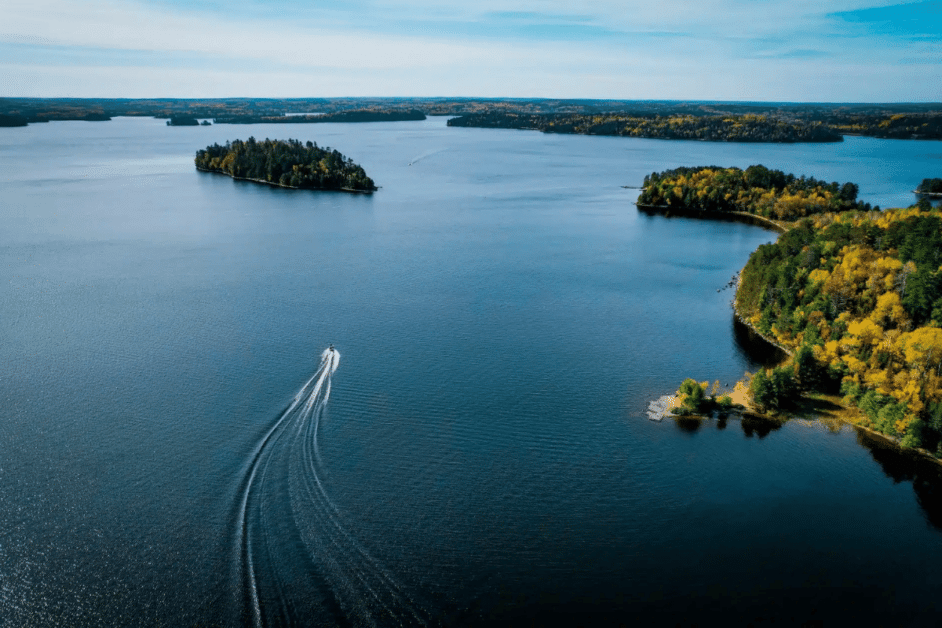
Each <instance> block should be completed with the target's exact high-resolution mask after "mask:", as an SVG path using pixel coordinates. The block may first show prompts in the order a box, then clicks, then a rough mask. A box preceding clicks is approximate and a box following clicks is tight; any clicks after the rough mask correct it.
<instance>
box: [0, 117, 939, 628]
mask: <svg viewBox="0 0 942 628" xmlns="http://www.w3.org/2000/svg"><path fill="white" fill-rule="evenodd" d="M249 135H254V136H255V137H257V138H264V137H270V138H287V137H294V138H298V139H301V140H304V141H306V140H313V141H316V142H317V143H318V144H320V145H322V146H323V145H326V146H330V147H333V148H336V149H338V150H340V151H341V152H343V153H344V154H345V155H347V156H349V157H350V158H352V159H353V160H354V161H356V162H357V163H359V164H361V165H362V166H363V167H364V168H365V169H366V171H367V173H368V174H369V175H370V176H371V177H372V178H373V179H374V180H375V181H376V182H377V184H378V185H380V186H381V190H380V191H379V192H377V193H376V194H374V195H372V196H361V195H347V194H340V193H315V192H309V191H294V190H283V189H275V188H269V187H267V186H258V185H254V184H251V183H245V182H236V181H232V180H231V179H229V178H227V177H222V176H218V175H212V174H207V173H199V172H197V171H195V169H194V168H193V155H194V153H195V151H196V150H197V149H199V148H202V147H205V146H206V145H207V144H211V143H213V142H220V143H222V142H224V141H226V140H227V139H238V138H241V139H245V138H247V137H248V136H249ZM755 163H762V164H764V165H766V166H768V167H771V168H780V169H783V170H786V171H788V172H794V173H795V174H805V175H809V176H814V177H816V178H820V179H826V180H837V181H840V182H844V181H854V182H856V183H858V184H859V185H860V196H861V197H862V198H863V199H864V200H867V201H869V202H871V203H873V204H878V205H880V206H882V207H893V206H904V205H909V204H911V203H912V202H914V201H915V197H914V196H913V195H912V194H911V193H910V192H909V191H910V190H912V189H913V188H914V187H915V186H916V185H917V184H918V183H919V181H920V180H921V179H923V178H926V177H934V176H939V171H940V170H942V143H940V142H902V141H900V142H893V141H884V140H876V139H871V138H855V137H849V138H847V140H846V141H845V142H843V143H840V144H824V145H775V144H749V145H736V144H713V143H702V142H673V141H658V140H639V139H625V138H605V137H585V136H557V135H545V134H540V133H536V132H527V131H505V130H488V129H461V128H447V127H446V126H445V121H444V119H443V118H432V119H429V120H427V121H425V122H404V123H373V124H360V125H357V124H349V125H342V124H318V125H313V124H308V125H305V124H299V125H271V126H268V125H253V126H229V125H219V126H212V127H175V128H170V127H167V126H166V125H165V124H164V122H163V121H161V120H152V119H131V118H119V119H116V120H113V121H111V122H107V123H84V122H61V123H50V124H41V125H31V126H29V127H26V128H15V129H0V180H2V192H3V193H2V195H0V216H2V220H3V228H2V230H0V265H2V269H3V270H2V274H0V279H2V291H3V297H2V299H0V320H2V326H0V333H2V336H0V364H2V367H0V625H4V626H6V625H9V626H21V625H31V626H52V625H73V626H114V625H180V626H183V625H202V626H205V625H221V626H236V625H292V624H294V625H334V624H336V625H371V624H372V625H380V626H382V625H390V624H394V623H398V624H401V625H413V624H415V625H421V624H427V625H441V624H444V625H473V624H478V623H483V622H489V623H510V624H513V623H531V622H536V623H552V622H555V621H560V620H564V621H569V622H570V623H579V622H582V623H588V624H595V623H614V622H629V621H640V620H647V621H651V620H653V621H657V622H658V623H674V622H682V623H712V622H714V621H720V620H722V621H727V622H731V623H734V624H739V623H744V622H747V621H752V622H760V623H761V622H762V621H767V622H771V621H772V620H775V621H777V622H781V623H784V624H786V625H791V624H799V623H802V622H806V621H814V620H821V621H825V622H836V623H837V622H839V623H846V622H847V621H848V620H851V619H855V620H857V621H860V622H863V623H865V624H871V623H880V622H881V621H883V622H888V623H892V624H906V625H920V624H925V625H932V624H936V623H938V621H939V617H940V611H942V609H940V608H939V603H938V602H937V601H936V600H937V593H938V590H939V587H940V586H942V572H940V571H939V564H940V560H942V494H940V491H942V482H940V477H939V476H940V473H939V470H938V469H939V468H938V467H935V466H933V465H931V464H923V463H920V462H919V461H918V460H914V459H911V458H908V457H906V456H902V455H899V454H898V453H896V452H895V451H894V450H892V449H889V448H885V447H881V446H880V445H879V444H877V443H875V442H872V441H870V440H868V439H867V438H866V437H863V436H860V435H858V434H857V433H856V432H854V431H853V430H851V429H849V428H843V429H828V428H827V427H826V426H824V425H821V424H819V423H816V422H809V421H792V422H789V423H787V424H786V425H784V426H782V427H780V428H778V429H771V428H770V427H769V426H766V425H761V424H751V423H748V422H741V421H738V420H729V421H727V422H718V421H711V422H707V423H704V424H702V425H701V424H699V423H684V422H680V423H678V422H675V421H672V420H666V421H664V422H663V423H654V422H651V421H648V420H647V419H646V416H645V409H646V406H647V403H648V402H649V401H650V400H652V399H654V398H656V397H658V396H660V395H662V394H665V393H667V392H670V391H671V390H672V389H674V388H675V387H676V386H677V385H678V384H679V382H680V381H681V380H682V379H684V378H685V377H690V376H692V377H695V378H697V379H699V380H704V379H709V380H714V379H720V380H721V382H723V383H726V382H733V381H735V380H736V379H737V378H739V377H741V376H742V374H743V372H744V371H746V370H754V369H755V368H756V367H757V366H758V364H759V363H760V362H761V361H762V360H763V359H765V356H763V355H762V354H761V353H760V354H757V353H755V352H750V351H748V350H747V348H746V347H745V346H744V345H743V343H742V342H741V340H739V339H737V334H736V332H735V329H734V326H733V320H732V313H731V310H730V306H729V302H730V300H731V298H732V292H731V291H729V290H723V291H721V292H717V290H718V289H719V288H722V287H723V286H724V285H725V284H726V283H727V282H728V281H729V279H730V278H731V276H732V275H733V274H734V273H735V272H736V271H738V270H739V269H740V268H741V267H742V266H743V265H744V264H745V262H746V260H747V258H748V256H749V253H750V252H752V251H753V250H754V249H755V248H756V247H757V246H758V245H759V244H762V243H764V242H768V241H771V240H773V239H774V238H775V237H776V236H775V234H774V233H771V232H768V231H765V230H763V229H761V228H758V227H755V226H750V225H744V224H737V223H727V222H708V221H697V220H690V219H682V218H665V217H661V216H647V215H644V214H641V213H639V212H638V211H637V210H636V209H635V207H634V205H633V204H632V203H633V201H634V200H635V198H636V196H637V194H638V191H637V190H634V189H624V188H622V187H621V186H637V185H640V184H641V181H642V179H643V177H644V175H645V174H647V173H650V172H652V171H660V170H663V169H666V168H673V167H677V166H682V165H708V164H716V165H721V166H740V167H746V166H749V165H751V164H755ZM329 343H334V345H335V346H336V348H337V350H338V351H339V352H340V354H341V356H342V357H341V360H340V364H339V368H338V369H337V371H336V372H335V373H334V374H333V376H332V378H331V392H330V398H329V401H328V403H327V404H326V406H325V407H324V408H322V410H323V412H321V413H319V414H317V415H316V416H315V415H303V414H298V412H296V411H292V412H288V413H287V414H285V411H286V409H290V404H291V402H292V399H293V398H294V397H295V394H296V393H297V392H298V391H299V389H301V387H302V386H303V385H304V384H305V382H307V381H308V380H309V379H310V378H311V377H312V376H313V375H314V374H315V371H316V370H317V368H318V365H319V361H320V354H321V352H322V351H323V350H324V349H325V348H326V347H327V346H328V344H329ZM315 419H316V420H317V424H316V426H315V425H314V424H313V423H312V421H313V420H315ZM315 427H316V428H317V429H316V432H315V429H314V428H315ZM5 622H6V623H5Z"/></svg>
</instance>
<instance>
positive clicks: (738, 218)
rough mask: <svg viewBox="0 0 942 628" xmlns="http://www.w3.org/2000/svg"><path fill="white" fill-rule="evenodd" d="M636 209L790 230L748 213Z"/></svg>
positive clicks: (665, 207)
mask: <svg viewBox="0 0 942 628" xmlns="http://www.w3.org/2000/svg"><path fill="white" fill-rule="evenodd" d="M622 187H624V186H622ZM641 189H644V188H641ZM635 207H637V208H638V209H639V210H641V211H643V212H644V213H646V214H659V215H662V216H666V217H668V218H670V217H672V216H681V217H684V218H702V219H704V220H724V219H726V220H728V221H729V222H742V223H745V224H750V225H753V226H757V227H765V228H767V229H770V230H772V231H775V232H777V233H780V234H781V233H785V232H786V231H788V229H789V227H788V226H787V225H786V224H784V223H780V222H777V221H775V220H772V219H771V218H766V217H765V216H758V215H756V214H749V213H747V212H703V211H697V210H686V209H682V208H677V207H670V206H669V205H645V204H643V203H635Z"/></svg>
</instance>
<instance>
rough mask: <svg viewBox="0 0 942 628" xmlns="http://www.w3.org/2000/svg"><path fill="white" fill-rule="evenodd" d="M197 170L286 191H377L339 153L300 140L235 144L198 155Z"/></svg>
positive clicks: (213, 148)
mask: <svg viewBox="0 0 942 628" xmlns="http://www.w3.org/2000/svg"><path fill="white" fill-rule="evenodd" d="M195 161H196V168H197V170H203V171H206V172H218V173H220V174H226V175H229V176H230V177H233V178H234V179H246V180H249V181H255V182H258V183H266V184H268V185H277V186H280V187H286V188H304V189H314V190H342V191H345V192H365V193H370V192H373V191H375V190H376V189H377V188H376V185H375V184H374V183H373V180H372V179H370V178H369V177H368V176H367V175H366V172H365V171H364V170H363V168H361V167H360V166H358V165H357V164H355V163H353V162H352V161H351V160H350V159H348V158H347V157H344V156H343V155H341V154H340V153H339V152H337V151H336V150H331V149H330V148H321V147H319V146H318V145H317V144H315V143H313V142H307V143H306V144H302V143H301V142H300V141H299V140H293V139H289V140H269V139H266V140H264V141H261V142H259V141H256V140H255V138H254V137H250V138H249V139H248V140H247V141H245V142H243V141H242V140H234V141H232V142H226V144H225V146H220V145H219V144H213V145H212V146H207V147H206V148H205V149H203V150H199V151H197V152H196V160H195Z"/></svg>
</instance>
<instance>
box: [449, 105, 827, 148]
mask: <svg viewBox="0 0 942 628" xmlns="http://www.w3.org/2000/svg"><path fill="white" fill-rule="evenodd" d="M448 126H457V127H481V128H490V129H527V130H537V131H541V132H543V133H565V134H577V135H616V136H621V137H642V138H651V139H668V140H700V141H706V142H776V143H795V142H843V141H844V138H843V137H842V136H841V135H840V134H839V133H836V132H834V131H832V130H831V129H830V128H828V127H826V126H824V125H823V124H821V123H820V122H810V123H806V122H800V121H785V120H781V119H777V118H770V117H768V116H762V115H756V114H751V113H749V114H743V115H729V114H727V115H711V116H694V115H671V116H659V115H658V116H643V117H642V116H632V115H629V114H618V113H609V114H594V115H585V114H517V113H509V112H489V113H477V114H471V115H466V116H461V117H458V118H452V119H451V120H449V121H448Z"/></svg>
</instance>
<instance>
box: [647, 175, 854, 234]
mask: <svg viewBox="0 0 942 628" xmlns="http://www.w3.org/2000/svg"><path fill="white" fill-rule="evenodd" d="M858 191H859V188H858V186H857V185H856V184H854V183H844V184H839V183H837V182H833V183H828V182H826V181H819V180H818V179H815V178H813V177H804V176H801V177H796V176H795V175H793V174H786V173H784V172H782V171H781V170H770V169H769V168H766V167H765V166H761V165H758V166H750V167H748V168H746V169H745V170H741V169H739V168H721V167H718V166H705V167H697V168H676V169H674V170H666V171H664V172H660V173H658V172H654V173H652V174H651V175H649V176H646V177H645V178H644V190H643V191H642V192H641V195H640V196H639V197H638V205H639V206H640V207H645V206H647V207H664V208H668V209H675V210H680V211H684V212H688V213H691V212H692V213H700V212H703V213H709V212H742V213H748V214H755V215H758V216H762V217H764V218H770V219H774V220H784V221H792V220H797V219H800V218H802V217H804V216H809V215H812V214H820V213H823V212H843V211H847V210H852V209H859V210H864V211H867V210H869V209H871V207H870V205H869V204H867V203H863V202H860V201H858V200H857V192H858Z"/></svg>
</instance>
